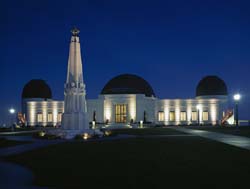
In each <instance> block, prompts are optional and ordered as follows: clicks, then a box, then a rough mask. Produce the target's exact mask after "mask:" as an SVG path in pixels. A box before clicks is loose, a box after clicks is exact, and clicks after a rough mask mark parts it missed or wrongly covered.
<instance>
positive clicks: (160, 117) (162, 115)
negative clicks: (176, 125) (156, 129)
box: [158, 111, 164, 121]
mask: <svg viewBox="0 0 250 189" xmlns="http://www.w3.org/2000/svg"><path fill="white" fill-rule="evenodd" d="M158 120H159V121H164V112H163V111H159V112H158Z"/></svg>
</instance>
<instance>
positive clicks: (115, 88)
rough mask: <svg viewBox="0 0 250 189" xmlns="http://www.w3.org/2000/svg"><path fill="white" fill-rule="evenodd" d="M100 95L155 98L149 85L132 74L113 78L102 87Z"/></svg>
mask: <svg viewBox="0 0 250 189" xmlns="http://www.w3.org/2000/svg"><path fill="white" fill-rule="evenodd" d="M101 94H145V96H147V97H151V96H154V97H155V93H154V91H153V89H152V87H151V86H150V85H149V83H148V82H147V81H145V80H144V79H143V78H141V77H139V76H137V75H132V74H122V75H118V76H116V77H114V78H113V79H111V80H110V81H109V82H108V83H107V84H106V85H105V86H104V88H103V89H102V92H101Z"/></svg>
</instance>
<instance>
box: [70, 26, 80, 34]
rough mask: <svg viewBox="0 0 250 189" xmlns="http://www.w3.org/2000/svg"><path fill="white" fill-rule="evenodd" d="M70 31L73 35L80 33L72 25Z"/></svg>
mask: <svg viewBox="0 0 250 189" xmlns="http://www.w3.org/2000/svg"><path fill="white" fill-rule="evenodd" d="M71 33H72V35H73V36H78V34H79V33H80V30H79V29H77V28H76V27H74V28H73V29H72V30H71Z"/></svg>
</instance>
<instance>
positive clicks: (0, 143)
mask: <svg viewBox="0 0 250 189" xmlns="http://www.w3.org/2000/svg"><path fill="white" fill-rule="evenodd" d="M27 143H29V142H26V141H15V140H7V139H5V138H0V148H5V147H11V146H16V145H20V144H27Z"/></svg>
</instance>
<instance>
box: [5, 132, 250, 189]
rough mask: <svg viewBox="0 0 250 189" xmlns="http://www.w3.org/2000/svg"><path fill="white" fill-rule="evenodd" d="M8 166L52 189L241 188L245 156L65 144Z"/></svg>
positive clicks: (180, 143)
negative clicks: (20, 167)
mask: <svg viewBox="0 0 250 189" xmlns="http://www.w3.org/2000/svg"><path fill="white" fill-rule="evenodd" d="M7 160H9V161H12V162H16V163H19V164H22V165H24V166H26V167H28V168H30V169H31V170H32V171H33V173H34V175H35V180H34V184H35V185H38V186H47V187H56V188H87V187H89V188H91V189H92V188H116V189H120V188H126V189H130V188H136V189H137V188H152V189H154V188H209V189H211V188H243V186H244V187H246V185H247V186H249V181H248V179H249V177H250V161H249V160H250V152H249V151H247V150H242V149H239V148H236V147H232V146H229V145H225V144H222V143H218V142H214V141H210V140H206V139H202V138H200V137H184V136H182V137H168V138H158V139H156V138H155V139H148V138H147V139H146V138H140V137H139V138H136V139H127V140H117V141H102V142H79V141H76V142H66V143H61V144H57V145H53V146H49V147H46V148H41V149H38V150H34V151H30V152H26V153H24V154H20V155H17V156H11V157H8V158H7Z"/></svg>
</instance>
